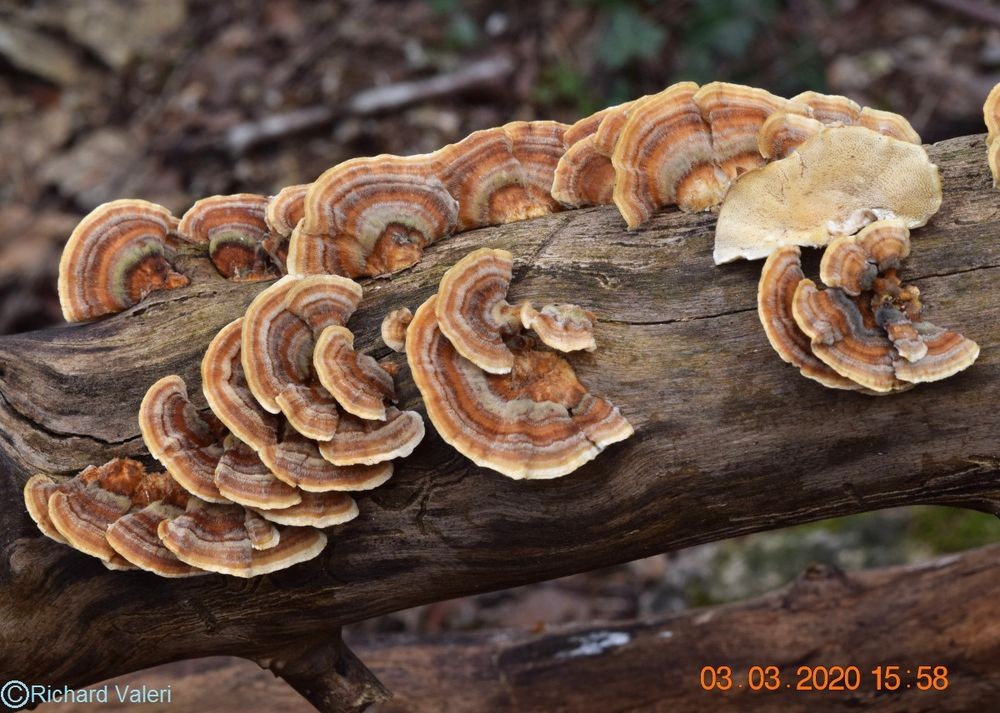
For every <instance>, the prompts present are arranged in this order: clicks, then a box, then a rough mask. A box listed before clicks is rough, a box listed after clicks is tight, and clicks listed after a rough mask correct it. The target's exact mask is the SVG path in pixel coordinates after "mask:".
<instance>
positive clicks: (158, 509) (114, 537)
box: [105, 473, 206, 577]
mask: <svg viewBox="0 0 1000 713" xmlns="http://www.w3.org/2000/svg"><path fill="white" fill-rule="evenodd" d="M188 500H189V497H188V493H187V491H185V490H184V489H183V488H181V486H180V485H179V484H178V483H177V481H175V480H174V479H173V478H171V477H170V475H168V474H167V473H149V474H147V475H146V476H145V477H144V478H143V479H142V480H141V481H140V484H139V487H138V488H137V489H136V491H135V492H134V493H133V494H132V508H131V509H130V511H129V512H128V514H126V515H123V516H122V517H120V518H118V519H117V520H115V521H114V522H113V523H111V524H110V525H109V526H108V529H107V532H106V533H105V537H106V539H107V541H108V544H109V545H110V546H111V547H112V549H114V551H115V552H117V553H118V554H119V555H120V556H121V557H122V558H123V559H124V560H126V561H127V562H129V563H130V564H132V565H134V566H135V567H138V568H139V569H142V570H146V571H147V572H153V573H155V574H158V575H160V576H161V577H191V576H195V575H200V574H206V572H204V571H203V570H199V569H196V568H194V567H191V566H190V565H188V564H185V563H183V562H181V561H180V560H179V559H177V557H175V556H174V554H173V553H172V552H171V551H170V550H168V549H167V548H166V547H164V546H163V543H162V542H161V541H160V538H159V535H158V534H157V530H158V527H159V524H160V523H161V522H163V521H164V520H169V519H172V518H175V517H179V516H180V515H182V514H184V508H185V507H186V506H187V502H188Z"/></svg>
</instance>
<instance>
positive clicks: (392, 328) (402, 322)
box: [382, 307, 413, 352]
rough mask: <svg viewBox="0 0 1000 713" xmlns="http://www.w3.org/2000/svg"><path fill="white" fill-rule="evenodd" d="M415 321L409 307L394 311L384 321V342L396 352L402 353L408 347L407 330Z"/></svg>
mask: <svg viewBox="0 0 1000 713" xmlns="http://www.w3.org/2000/svg"><path fill="white" fill-rule="evenodd" d="M412 319H413V312H412V311H410V308H409V307H400V308H399V309H394V310H393V311H392V312H390V313H389V314H387V315H386V316H385V317H384V318H383V319H382V341H383V342H385V345H386V346H387V347H389V348H390V349H392V350H393V351H394V352H402V351H403V349H404V348H405V346H406V328H407V327H408V326H409V324H410V320H412Z"/></svg>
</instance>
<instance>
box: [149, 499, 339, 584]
mask: <svg viewBox="0 0 1000 713" xmlns="http://www.w3.org/2000/svg"><path fill="white" fill-rule="evenodd" d="M258 527H261V528H263V529H264V530H270V531H273V532H274V533H275V537H274V538H273V539H274V542H273V543H272V542H270V541H268V542H267V544H269V545H271V546H270V547H267V548H263V549H261V548H260V547H259V545H260V541H259V539H258V536H257V535H255V534H254V531H255V530H256V529H257V528H258ZM158 533H159V536H160V539H161V540H162V541H163V544H164V545H165V546H166V547H167V549H169V550H170V551H171V552H173V553H174V554H175V555H176V556H177V558H178V559H180V560H181V561H182V562H186V563H187V564H190V565H191V566H193V567H197V568H199V569H204V570H208V571H210V572H219V573H221V574H229V575H232V576H234V577H256V576H259V575H262V574H267V573H269V572H274V571H277V570H279V569H285V568H287V567H291V566H292V565H295V564H298V563H299V562H305V561H306V560H310V559H312V558H313V557H315V556H316V555H318V554H319V553H320V552H322V550H323V548H324V547H325V546H326V535H324V534H323V533H322V532H321V531H319V530H316V529H313V528H285V529H282V530H280V531H279V530H276V529H275V528H274V526H273V525H270V524H268V523H267V522H266V521H265V520H263V519H262V518H261V517H260V516H259V515H256V514H255V513H251V512H248V511H246V510H244V509H243V508H242V507H239V506H236V505H211V504H207V503H201V502H198V501H191V503H189V505H188V508H187V511H186V512H185V513H184V514H183V515H181V516H179V517H176V518H174V519H172V520H164V521H163V522H161V523H160V525H159V528H158ZM279 533H280V534H279Z"/></svg>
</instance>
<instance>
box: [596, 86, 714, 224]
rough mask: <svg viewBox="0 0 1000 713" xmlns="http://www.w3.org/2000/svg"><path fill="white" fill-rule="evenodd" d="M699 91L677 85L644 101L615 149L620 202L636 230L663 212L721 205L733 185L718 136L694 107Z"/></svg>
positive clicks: (631, 113)
mask: <svg viewBox="0 0 1000 713" xmlns="http://www.w3.org/2000/svg"><path fill="white" fill-rule="evenodd" d="M697 91H698V85H697V84H694V83H693V82H680V83H678V84H674V85H672V86H670V87H668V88H667V89H665V90H664V91H662V92H660V93H659V94H653V95H651V96H648V97H644V98H643V99H640V100H638V101H637V102H636V103H635V104H634V105H633V106H632V107H631V109H629V111H628V118H627V119H626V120H625V125H624V127H623V128H622V130H621V135H620V136H619V137H618V142H617V143H616V144H615V150H614V153H613V154H612V156H611V163H612V164H613V165H614V167H615V190H614V201H615V205H616V206H618V210H619V211H620V212H621V214H622V216H623V217H624V218H625V222H626V223H627V224H628V227H629V228H630V229H632V228H636V227H638V226H639V225H641V224H642V223H644V222H646V221H647V220H648V219H649V217H650V216H651V215H652V214H653V211H655V210H656V209H657V208H661V207H663V206H667V205H673V204H676V205H677V206H678V207H680V208H681V210H685V211H700V210H705V209H706V208H710V207H712V206H714V205H718V204H719V202H721V201H722V197H723V196H724V195H725V192H726V187H727V185H728V179H727V177H726V175H725V174H724V173H723V172H722V171H720V170H719V168H718V167H717V166H716V165H715V162H714V156H713V152H712V135H711V131H710V130H709V126H708V124H707V123H705V120H704V119H702V117H701V113H700V112H699V110H698V105H697V104H695V103H694V95H695V92H697Z"/></svg>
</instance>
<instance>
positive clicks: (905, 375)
mask: <svg viewBox="0 0 1000 713" xmlns="http://www.w3.org/2000/svg"><path fill="white" fill-rule="evenodd" d="M909 251H910V241H909V230H908V229H907V228H906V226H905V224H903V223H902V222H900V221H878V222H875V223H872V224H870V225H868V226H866V227H865V228H864V229H863V230H861V231H860V232H859V233H858V234H857V235H855V236H849V237H843V238H838V239H837V240H835V241H834V242H833V243H831V244H830V245H829V247H827V249H826V252H825V253H824V255H823V259H822V262H821V263H820V276H821V279H822V280H823V282H824V283H825V284H826V285H827V287H828V289H825V290H821V289H819V288H818V287H817V286H816V284H815V283H814V282H813V281H812V280H809V279H806V278H805V275H804V274H803V273H802V267H801V261H800V257H799V248H798V247H796V246H784V247H781V248H778V249H777V250H775V252H773V253H772V254H771V255H770V256H769V257H768V259H767V261H766V262H765V264H764V270H763V272H762V274H761V280H760V284H759V287H758V313H759V315H760V319H761V323H762V324H763V325H764V331H765V333H766V334H767V337H768V340H769V341H770V343H771V345H772V347H774V349H775V351H777V352H778V354H779V355H780V356H781V358H782V359H783V360H784V361H786V362H789V363H791V364H792V365H794V366H796V367H798V368H799V370H800V371H801V373H802V374H803V375H804V376H807V377H809V378H812V379H814V380H816V381H819V382H820V383H822V384H823V385H825V386H828V387H831V388H841V389H852V390H858V391H863V392H866V393H873V394H884V393H891V392H894V391H902V390H906V389H909V388H912V385H913V384H917V383H922V382H928V381H938V380H941V379H945V378H948V377H949V376H952V375H954V374H956V373H958V372H959V371H962V370H963V369H966V368H968V367H969V366H971V365H972V364H973V363H974V362H975V360H976V358H977V357H978V355H979V347H978V345H976V343H975V342H973V341H972V340H970V339H967V338H966V337H963V336H962V335H960V334H957V333H955V332H950V331H948V330H944V329H940V328H938V327H935V326H934V325H932V324H930V323H928V322H924V321H921V319H922V318H921V303H920V297H919V291H918V290H917V289H916V288H914V287H907V286H903V285H902V283H901V281H900V280H899V277H898V275H897V271H898V269H899V267H900V264H901V262H902V260H903V259H905V258H906V256H907V255H909Z"/></svg>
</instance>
